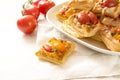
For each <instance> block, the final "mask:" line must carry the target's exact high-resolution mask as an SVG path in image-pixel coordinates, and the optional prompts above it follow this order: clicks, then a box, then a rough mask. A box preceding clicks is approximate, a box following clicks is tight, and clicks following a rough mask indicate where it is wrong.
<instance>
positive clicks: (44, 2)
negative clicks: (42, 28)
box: [38, 0, 55, 15]
mask: <svg viewBox="0 0 120 80" xmlns="http://www.w3.org/2000/svg"><path fill="white" fill-rule="evenodd" d="M53 6H55V3H54V2H53V1H49V0H41V1H39V3H38V8H39V11H40V12H41V13H43V14H44V15H46V13H47V11H48V10H49V9H50V8H52V7H53Z"/></svg>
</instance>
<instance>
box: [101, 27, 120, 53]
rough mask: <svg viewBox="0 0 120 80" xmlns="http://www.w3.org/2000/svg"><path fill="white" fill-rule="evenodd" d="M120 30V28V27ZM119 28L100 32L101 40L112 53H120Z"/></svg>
mask: <svg viewBox="0 0 120 80" xmlns="http://www.w3.org/2000/svg"><path fill="white" fill-rule="evenodd" d="M118 28H119V27H118ZM116 29H117V27H112V28H107V29H104V30H102V31H101V32H100V34H101V39H102V41H103V42H104V44H105V45H106V47H107V48H108V49H110V50H112V51H118V52H119V51H120V34H118V33H116V32H115V31H116Z"/></svg>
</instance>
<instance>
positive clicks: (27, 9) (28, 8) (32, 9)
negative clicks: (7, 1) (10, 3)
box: [22, 2, 40, 20]
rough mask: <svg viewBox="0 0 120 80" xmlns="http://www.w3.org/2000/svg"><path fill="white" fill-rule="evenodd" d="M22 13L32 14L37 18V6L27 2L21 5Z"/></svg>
mask: <svg viewBox="0 0 120 80" xmlns="http://www.w3.org/2000/svg"><path fill="white" fill-rule="evenodd" d="M22 14H23V15H32V16H33V17H34V18H35V19H36V20H37V19H38V17H39V15H40V11H39V9H38V7H37V6H34V5H32V4H30V2H27V3H25V4H24V5H23V10H22Z"/></svg>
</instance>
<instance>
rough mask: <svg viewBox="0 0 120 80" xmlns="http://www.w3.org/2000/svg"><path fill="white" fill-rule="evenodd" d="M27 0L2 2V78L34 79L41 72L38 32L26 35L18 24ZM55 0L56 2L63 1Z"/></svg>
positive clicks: (0, 54) (5, 79)
mask: <svg viewBox="0 0 120 80" xmlns="http://www.w3.org/2000/svg"><path fill="white" fill-rule="evenodd" d="M26 1H27V0H12V1H11V0H7V1H6V0H2V1H1V2H0V10H1V11H0V26H1V29H0V37H1V38H0V48H1V49H0V80H24V79H25V80H34V77H36V78H37V76H38V75H37V73H39V72H37V65H38V64H39V61H38V59H37V57H36V56H35V54H34V53H35V52H36V36H35V35H36V34H32V35H28V36H26V35H24V34H23V33H21V32H20V31H19V30H18V28H17V26H16V21H17V19H18V18H19V17H21V9H22V5H23V3H24V2H26ZM53 1H54V2H55V3H56V4H59V3H61V2H63V1H62V0H53ZM64 1H65V0H64ZM38 77H39V76H38Z"/></svg>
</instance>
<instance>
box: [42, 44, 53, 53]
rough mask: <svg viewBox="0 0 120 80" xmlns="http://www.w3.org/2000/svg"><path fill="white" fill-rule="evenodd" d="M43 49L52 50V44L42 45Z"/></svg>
mask: <svg viewBox="0 0 120 80" xmlns="http://www.w3.org/2000/svg"><path fill="white" fill-rule="evenodd" d="M43 49H45V50H46V51H47V52H52V46H50V45H44V46H43Z"/></svg>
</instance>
